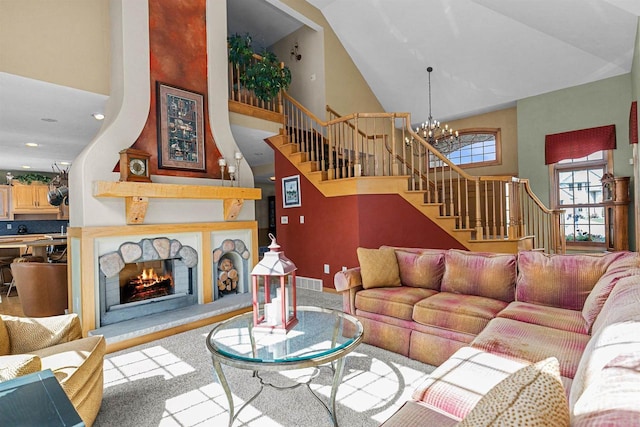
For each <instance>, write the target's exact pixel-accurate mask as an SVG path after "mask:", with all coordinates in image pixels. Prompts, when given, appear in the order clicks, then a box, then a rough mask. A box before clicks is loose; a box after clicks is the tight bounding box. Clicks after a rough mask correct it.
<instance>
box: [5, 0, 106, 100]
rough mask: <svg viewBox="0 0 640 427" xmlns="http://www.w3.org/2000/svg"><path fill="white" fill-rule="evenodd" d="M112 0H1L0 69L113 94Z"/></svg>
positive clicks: (63, 84)
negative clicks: (111, 77) (110, 87)
mask: <svg viewBox="0 0 640 427" xmlns="http://www.w3.org/2000/svg"><path fill="white" fill-rule="evenodd" d="M109 26H110V22H109V1H108V0H83V1H78V0H57V1H42V0H2V1H0V71H3V72H6V73H9V74H16V75H19V76H23V77H28V78H31V79H36V80H42V81H46V82H49V83H55V84H58V85H62V86H68V87H72V88H76V89H81V90H86V91H88V92H95V93H100V94H104V95H108V94H109V72H110V64H109V48H110V46H109V34H110V30H109Z"/></svg>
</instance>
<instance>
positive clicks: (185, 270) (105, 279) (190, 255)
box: [98, 237, 198, 326]
mask: <svg viewBox="0 0 640 427" xmlns="http://www.w3.org/2000/svg"><path fill="white" fill-rule="evenodd" d="M197 259H198V256H197V252H196V251H195V249H193V248H192V247H190V246H186V245H182V243H181V242H180V241H179V240H176V239H168V238H164V237H163V238H154V239H142V240H141V241H139V242H125V243H123V244H121V245H120V247H119V248H118V250H117V251H115V252H110V253H107V254H104V255H102V256H100V257H99V260H98V262H99V265H100V277H99V282H100V326H106V325H110V324H113V323H117V322H122V321H125V320H131V319H135V318H138V317H143V316H147V315H150V314H155V313H161V312H164V311H168V310H174V309H177V308H182V307H187V306H189V305H193V304H196V303H197V299H198V298H197V294H196V292H195V285H196V284H195V277H197V274H196V273H197V272H196V267H197Z"/></svg>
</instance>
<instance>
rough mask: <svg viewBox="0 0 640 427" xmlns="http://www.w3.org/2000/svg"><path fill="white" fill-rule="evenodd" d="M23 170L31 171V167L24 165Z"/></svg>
mask: <svg viewBox="0 0 640 427" xmlns="http://www.w3.org/2000/svg"><path fill="white" fill-rule="evenodd" d="M22 169H31V166H29V165H22Z"/></svg>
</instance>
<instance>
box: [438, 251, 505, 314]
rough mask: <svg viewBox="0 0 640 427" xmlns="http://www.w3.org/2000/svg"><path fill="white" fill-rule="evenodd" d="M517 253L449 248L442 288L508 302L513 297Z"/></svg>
mask: <svg viewBox="0 0 640 427" xmlns="http://www.w3.org/2000/svg"><path fill="white" fill-rule="evenodd" d="M515 285H516V256H515V255H511V254H493V253H481V252H467V251H461V250H456V249H450V250H448V251H447V253H446V255H445V271H444V276H443V277H442V285H441V287H440V290H442V291H444V292H452V293H456V294H465V295H477V296H481V297H487V298H494V299H498V300H502V301H506V302H511V301H513V299H514V294H515Z"/></svg>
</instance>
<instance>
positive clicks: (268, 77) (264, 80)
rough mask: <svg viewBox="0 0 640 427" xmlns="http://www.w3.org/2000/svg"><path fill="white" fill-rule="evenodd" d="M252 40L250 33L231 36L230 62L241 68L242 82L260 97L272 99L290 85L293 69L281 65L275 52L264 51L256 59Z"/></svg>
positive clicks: (229, 42) (264, 99)
mask: <svg viewBox="0 0 640 427" xmlns="http://www.w3.org/2000/svg"><path fill="white" fill-rule="evenodd" d="M251 40H252V39H251V36H250V35H249V34H245V35H244V36H241V35H238V34H234V35H233V36H229V37H228V39H227V42H228V45H229V62H231V63H232V64H234V65H236V66H237V67H238V69H239V70H240V72H241V74H240V82H241V83H242V84H243V85H244V87H245V88H247V89H249V90H251V91H253V93H254V94H255V95H256V97H257V98H258V99H260V100H262V101H270V100H272V99H273V98H275V97H277V96H278V94H279V93H280V91H281V90H286V89H287V88H288V87H289V85H290V84H291V70H289V67H286V66H281V64H280V61H278V57H277V56H276V55H275V54H274V53H273V52H269V51H264V52H263V53H261V54H260V56H261V58H260V59H256V60H254V59H253V54H254V51H253V49H252V47H251Z"/></svg>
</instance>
